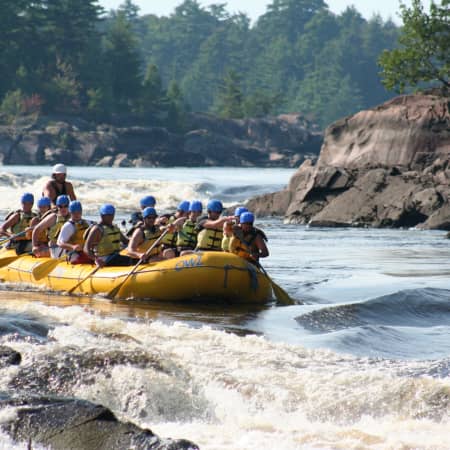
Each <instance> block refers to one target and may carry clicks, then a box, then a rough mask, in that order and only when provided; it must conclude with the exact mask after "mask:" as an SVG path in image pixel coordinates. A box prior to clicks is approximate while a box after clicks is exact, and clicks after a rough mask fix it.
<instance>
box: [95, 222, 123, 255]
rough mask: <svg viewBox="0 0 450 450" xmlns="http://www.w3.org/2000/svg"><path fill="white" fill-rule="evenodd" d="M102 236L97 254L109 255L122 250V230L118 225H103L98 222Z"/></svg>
mask: <svg viewBox="0 0 450 450" xmlns="http://www.w3.org/2000/svg"><path fill="white" fill-rule="evenodd" d="M98 226H99V228H100V230H101V232H102V237H101V239H100V242H99V243H98V244H97V249H96V254H97V256H108V255H111V254H113V253H118V252H119V251H120V230H119V227H118V226H116V225H111V226H108V225H101V224H98Z"/></svg>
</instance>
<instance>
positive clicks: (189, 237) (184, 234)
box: [177, 219, 198, 249]
mask: <svg viewBox="0 0 450 450" xmlns="http://www.w3.org/2000/svg"><path fill="white" fill-rule="evenodd" d="M197 234H198V229H197V224H196V222H193V221H192V220H191V219H187V220H186V222H184V224H183V227H182V228H181V230H180V231H179V232H178V236H177V247H185V248H192V249H194V248H195V246H196V245H197Z"/></svg>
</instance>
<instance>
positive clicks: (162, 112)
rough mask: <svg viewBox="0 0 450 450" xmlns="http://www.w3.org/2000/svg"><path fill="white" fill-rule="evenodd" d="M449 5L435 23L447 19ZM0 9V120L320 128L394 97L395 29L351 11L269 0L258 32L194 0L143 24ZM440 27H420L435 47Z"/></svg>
mask: <svg viewBox="0 0 450 450" xmlns="http://www.w3.org/2000/svg"><path fill="white" fill-rule="evenodd" d="M448 1H450V0H442V5H443V6H441V7H440V8H438V7H436V8H437V9H436V11H435V13H436V17H438V16H439V17H447V16H445V14H444V13H445V11H444V10H445V8H444V5H448ZM414 2H415V3H414V5H415V4H416V3H417V1H416V0H414ZM0 6H1V8H2V9H1V15H0V73H1V74H2V76H1V77H0V113H1V112H2V111H3V113H4V114H3V116H4V117H12V116H13V115H14V114H21V113H27V112H36V111H38V110H41V111H43V112H46V113H53V112H57V113H61V112H63V113H66V114H81V115H84V116H86V117H87V118H90V119H93V120H96V121H102V120H110V119H112V118H115V119H116V120H122V118H125V117H128V118H129V119H130V120H134V121H138V122H142V123H145V124H157V125H162V126H167V127H169V128H170V129H173V130H182V129H183V127H184V126H185V124H186V112H187V111H188V110H189V109H190V108H191V109H193V110H197V111H205V112H208V111H209V112H215V113H217V114H218V115H220V116H221V117H231V118H242V117H253V116H264V115H267V114H277V113H281V112H292V111H300V112H303V113H305V114H308V115H310V116H311V117H313V118H315V120H316V121H317V122H319V123H320V124H321V125H323V126H325V125H327V124H328V123H330V122H331V121H333V120H335V119H337V118H339V117H341V116H344V115H347V114H350V113H353V112H355V111H357V110H358V109H360V108H365V107H369V106H372V105H374V104H377V103H379V102H381V101H384V100H385V99H387V98H388V97H389V96H390V94H389V92H387V91H386V90H385V88H384V87H383V85H382V84H381V81H380V79H379V76H378V70H379V69H378V67H377V59H378V57H379V54H380V53H381V51H382V50H383V49H392V47H393V45H394V42H395V41H396V39H397V37H398V34H399V31H398V28H397V27H396V26H395V25H394V24H393V23H392V22H390V21H387V22H383V20H382V19H381V18H380V17H377V16H374V17H373V18H372V19H371V20H369V21H367V20H365V19H364V18H363V17H362V16H361V15H360V14H359V13H358V11H357V10H356V9H354V8H347V10H345V11H344V12H343V13H342V14H339V15H336V14H333V13H331V12H330V11H329V10H328V7H327V6H326V3H325V2H324V0H272V2H271V3H270V4H269V5H268V7H267V11H266V13H265V14H263V15H262V16H261V17H260V18H259V19H258V21H257V22H256V23H255V24H254V25H251V24H250V20H249V18H248V17H247V16H246V15H245V14H242V13H237V14H230V13H229V12H228V11H227V10H226V8H225V6H224V4H215V5H211V6H209V7H203V6H201V5H200V3H199V2H198V1H197V0H183V1H181V2H180V4H179V5H178V6H177V7H176V8H175V10H174V12H173V13H172V14H171V15H170V16H169V17H156V16H154V15H147V16H139V15H138V13H139V8H138V7H137V6H136V5H135V4H134V3H133V1H132V0H124V2H123V4H122V5H120V7H119V8H118V9H117V10H116V11H110V12H109V13H106V12H105V11H104V10H103V9H102V8H101V7H100V6H99V4H98V0H52V1H51V2H50V1H49V0H15V1H12V0H0ZM416 6H417V5H416ZM404 11H406V9H404ZM411 14H412V13H411ZM413 16H414V15H412V16H411V17H413ZM419 16H420V15H419ZM408 17H409V16H408ZM414 17H415V16H414ZM433 20H434V19H433ZM438 22H439V21H438V20H437V19H436V20H435V21H434V22H433V24H431V23H428V22H427V26H430V27H431V28H430V29H428V31H430V30H434V31H433V32H434V35H435V38H436V39H437V38H438V36H440V33H441V34H442V33H445V31H446V28H445V27H444V28H439V29H438ZM439 23H440V22H439ZM405 27H406V25H405ZM413 42H414V41H413ZM430 45H431V44H430ZM446 45H448V40H447V41H445V39H444V38H443V37H442V39H441V40H439V42H438V43H437V44H436V48H439V52H440V55H441V56H440V58H441V59H440V60H439V61H447V62H445V63H441V62H440V63H439V66H438V67H439V70H440V72H439V76H441V77H445V73H444V72H445V67H447V68H448V65H447V66H446V65H445V64H448V60H446V59H445V58H447V56H448V54H449V53H450V52H448V47H447V46H446ZM386 55H387V54H386ZM396 55H397V54H396ZM383 57H384V58H388V56H383ZM417 58H419V56H417ZM386 61H387V62H386V64H387V66H386V67H389V70H388V72H389V73H392V74H393V73H394V69H393V67H394V65H393V63H392V64H391V62H389V61H391V60H388V59H387V60H386ZM430 61H431V63H432V64H434V65H435V64H436V61H437V60H435V59H431V60H430ZM447 72H448V71H447ZM392 76H393V75H392ZM386 79H388V78H386ZM391 79H392V80H394V78H389V80H391ZM447 80H448V78H447ZM386 85H387V86H388V87H389V88H392V87H394V86H395V82H394V81H392V82H387V84H386ZM189 105H190V106H189Z"/></svg>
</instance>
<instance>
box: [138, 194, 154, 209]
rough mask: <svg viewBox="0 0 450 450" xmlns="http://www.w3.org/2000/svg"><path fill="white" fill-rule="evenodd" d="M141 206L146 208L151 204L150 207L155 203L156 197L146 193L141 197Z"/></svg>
mask: <svg viewBox="0 0 450 450" xmlns="http://www.w3.org/2000/svg"><path fill="white" fill-rule="evenodd" d="M140 203H141V208H147V207H149V206H151V207H152V208H153V207H154V206H155V205H156V199H155V197H153V195H146V196H145V197H142V198H141V202H140Z"/></svg>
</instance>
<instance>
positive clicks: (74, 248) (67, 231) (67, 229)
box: [56, 222, 83, 252]
mask: <svg viewBox="0 0 450 450" xmlns="http://www.w3.org/2000/svg"><path fill="white" fill-rule="evenodd" d="M75 231H76V230H75V226H74V224H73V223H71V222H66V223H65V224H64V225H63V226H62V228H61V231H60V233H59V236H58V241H57V242H56V245H57V246H58V247H61V248H63V249H64V250H67V251H68V252H81V250H83V247H82V246H81V245H80V244H70V243H69V241H70V238H71V237H72V236H73V235H74V233H75Z"/></svg>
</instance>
